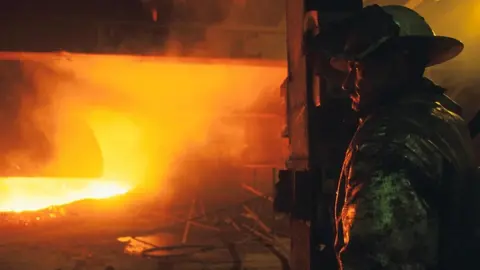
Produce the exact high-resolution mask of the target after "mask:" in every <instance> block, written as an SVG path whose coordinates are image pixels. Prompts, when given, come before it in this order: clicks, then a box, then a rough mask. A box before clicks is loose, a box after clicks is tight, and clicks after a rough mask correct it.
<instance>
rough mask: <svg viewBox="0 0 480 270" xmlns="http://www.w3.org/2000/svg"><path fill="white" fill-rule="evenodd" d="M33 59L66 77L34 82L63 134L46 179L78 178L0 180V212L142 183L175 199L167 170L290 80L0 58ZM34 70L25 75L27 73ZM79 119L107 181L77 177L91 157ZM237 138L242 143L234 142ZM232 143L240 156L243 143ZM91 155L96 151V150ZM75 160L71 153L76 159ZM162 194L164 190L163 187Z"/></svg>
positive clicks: (153, 61)
mask: <svg viewBox="0 0 480 270" xmlns="http://www.w3.org/2000/svg"><path fill="white" fill-rule="evenodd" d="M9 57H10V58H16V59H18V58H20V59H23V60H35V61H38V62H41V63H42V64H44V65H46V66H48V67H49V68H50V69H51V70H54V71H55V72H58V73H66V74H67V75H68V76H67V75H65V76H63V77H62V76H57V77H54V78H53V77H52V76H53V75H51V74H50V75H48V74H40V75H38V76H36V77H35V78H34V79H35V81H36V83H37V85H38V86H39V88H41V89H45V91H43V92H42V93H44V94H45V95H53V97H54V98H53V99H52V100H53V102H54V106H55V112H56V113H55V117H56V118H55V121H56V124H57V126H58V127H60V128H59V130H58V131H57V132H56V134H54V135H53V136H52V137H51V140H53V141H54V142H55V144H56V145H57V146H58V147H57V151H58V153H57V154H58V155H57V156H58V157H63V159H62V160H60V158H59V159H58V160H57V159H56V160H52V162H50V163H49V164H47V165H46V167H45V170H46V171H49V172H51V171H59V170H60V171H62V172H68V173H70V174H71V175H72V177H61V178H53V177H50V178H45V177H41V176H39V177H28V178H25V177H14V178H5V179H0V187H1V190H2V191H0V211H23V210H36V209H42V208H46V207H48V206H50V205H60V204H65V203H70V202H73V201H76V200H81V199H86V198H106V197H110V196H114V195H118V194H123V193H126V192H128V191H129V190H130V189H132V188H134V187H136V186H137V185H139V184H141V185H142V186H145V185H147V186H151V187H152V189H151V190H152V192H157V191H158V189H162V190H168V185H167V184H165V183H164V181H165V179H166V178H167V177H168V176H169V175H168V173H169V168H170V167H172V166H176V167H178V166H179V164H181V160H178V158H179V154H181V153H182V152H183V151H185V149H188V148H189V147H192V146H198V145H202V144H204V143H205V138H207V137H208V130H209V127H210V126H212V124H213V123H215V121H216V120H217V119H218V117H219V116H220V115H224V114H229V113H232V112H234V111H235V110H238V109H242V108H244V107H246V106H248V105H250V104H252V103H253V102H254V101H256V100H257V98H258V97H259V95H260V94H261V93H264V92H265V91H275V92H278V96H279V98H280V93H279V86H280V83H281V82H282V81H283V79H284V77H285V75H286V67H285V64H284V63H267V64H254V65H252V64H245V63H236V62H232V61H212V62H205V61H199V60H192V59H190V60H188V59H187V60H178V59H171V58H164V57H163V58H162V57H134V56H99V55H69V56H68V57H67V58H64V57H58V55H48V54H21V55H18V54H16V55H14V56H12V55H7V54H3V55H0V58H2V59H5V58H9ZM27 68H28V66H27ZM72 119H81V120H82V121H85V122H86V123H87V124H88V127H89V128H91V130H93V133H94V136H95V138H96V140H97V141H98V144H99V146H100V149H101V154H102V159H103V176H102V177H100V178H96V179H88V178H78V177H76V176H75V175H76V173H77V172H78V171H81V170H88V169H89V166H95V164H93V163H95V162H92V164H88V162H87V163H85V162H86V161H89V160H91V159H90V155H93V154H92V153H93V150H91V149H90V148H91V146H89V145H86V144H85V145H83V144H82V143H81V140H77V139H76V138H77V137H78V136H79V135H78V134H79V132H81V131H79V130H80V129H78V128H75V127H74V126H73V125H74V124H72V123H73V122H74V121H72ZM235 138H236V137H235ZM235 140H237V141H235V142H232V143H230V144H231V147H243V144H242V141H240V140H242V137H241V136H238V139H235ZM92 149H93V148H92ZM72 153H73V154H72ZM159 187H161V188H159Z"/></svg>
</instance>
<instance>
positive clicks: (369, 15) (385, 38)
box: [330, 5, 464, 71]
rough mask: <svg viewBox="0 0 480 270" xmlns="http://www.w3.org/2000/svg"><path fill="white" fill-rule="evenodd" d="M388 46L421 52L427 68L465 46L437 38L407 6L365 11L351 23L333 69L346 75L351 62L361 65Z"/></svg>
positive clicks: (368, 8)
mask: <svg viewBox="0 0 480 270" xmlns="http://www.w3.org/2000/svg"><path fill="white" fill-rule="evenodd" d="M385 44H395V46H396V47H397V48H400V49H404V50H407V51H409V50H421V52H422V53H424V54H425V57H426V60H427V63H426V66H427V67H429V66H434V65H438V64H441V63H443V62H446V61H448V60H451V59H452V58H454V57H456V56H457V55H459V54H460V53H461V52H462V50H463V47H464V46H463V43H462V42H460V41H459V40H457V39H455V38H451V37H444V36H436V35H435V33H434V32H433V30H432V28H431V27H430V26H429V25H428V23H427V22H426V21H425V19H424V18H423V17H422V16H421V15H420V14H418V13H417V12H416V11H414V10H412V9H409V8H407V7H404V6H398V5H391V6H383V7H380V6H378V5H372V6H368V7H365V8H364V9H363V10H362V11H361V12H360V13H359V14H358V15H356V16H353V17H352V18H351V19H350V20H349V32H348V34H347V37H346V38H345V47H344V49H343V52H342V53H341V54H340V55H336V56H334V57H332V58H331V61H330V63H331V65H332V66H333V67H334V68H335V69H338V70H342V71H347V70H348V61H358V60H361V59H362V58H364V57H366V56H367V55H369V54H370V53H372V52H374V51H376V50H377V49H379V48H380V47H382V46H383V45H385Z"/></svg>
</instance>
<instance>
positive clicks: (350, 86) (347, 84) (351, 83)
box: [342, 70, 355, 93]
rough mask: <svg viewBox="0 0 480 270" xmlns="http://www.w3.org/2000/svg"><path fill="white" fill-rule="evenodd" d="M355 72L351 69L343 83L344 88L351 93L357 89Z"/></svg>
mask: <svg viewBox="0 0 480 270" xmlns="http://www.w3.org/2000/svg"><path fill="white" fill-rule="evenodd" d="M353 73H354V72H352V71H351V70H350V71H349V72H348V73H347V76H346V77H345V80H344V81H343V83H342V89H343V90H344V91H347V92H349V93H350V92H352V91H354V90H355V75H354V74H353Z"/></svg>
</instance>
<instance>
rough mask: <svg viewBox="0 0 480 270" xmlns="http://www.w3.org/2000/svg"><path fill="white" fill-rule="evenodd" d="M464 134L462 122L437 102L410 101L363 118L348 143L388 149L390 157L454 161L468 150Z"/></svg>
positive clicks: (369, 147) (466, 136) (466, 134)
mask: <svg viewBox="0 0 480 270" xmlns="http://www.w3.org/2000/svg"><path fill="white" fill-rule="evenodd" d="M468 134H469V133H468V129H467V125H466V123H465V122H464V121H463V119H462V118H461V117H460V116H459V115H458V114H455V113H454V112H452V111H450V110H448V109H447V108H445V107H444V106H443V105H442V104H441V103H440V102H437V101H435V100H424V99H423V100H422V99H420V100H415V99H412V100H410V101H405V102H402V103H398V104H394V105H392V106H390V107H389V108H387V109H385V110H382V111H379V112H378V113H376V114H374V115H372V116H371V117H369V118H367V119H366V120H365V121H364V123H363V124H362V125H361V126H360V128H359V130H358V131H357V135H356V136H355V137H356V138H355V139H354V140H353V141H352V144H353V145H354V146H355V148H356V149H378V150H376V152H378V151H385V150H380V149H388V152H389V153H390V154H395V155H399V156H407V155H409V156H411V158H410V159H412V160H417V159H424V157H429V158H430V159H432V160H433V159H438V160H440V159H444V158H446V159H448V160H451V161H452V162H454V160H456V159H457V156H463V155H465V154H468V153H467V152H468V151H470V150H468V148H469V146H470V144H471V140H470V138H469V135H468ZM366 146H368V147H366ZM369 151H370V150H369Z"/></svg>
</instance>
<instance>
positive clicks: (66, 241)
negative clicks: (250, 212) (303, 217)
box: [0, 201, 289, 270]
mask: <svg viewBox="0 0 480 270" xmlns="http://www.w3.org/2000/svg"><path fill="white" fill-rule="evenodd" d="M120 206H121V207H120ZM72 209H73V210H72ZM87 209H88V210H89V211H87ZM132 211H133V210H132V208H129V207H125V204H122V203H121V202H118V201H117V202H85V203H80V204H77V205H76V206H75V207H70V209H69V210H67V211H66V213H67V214H65V216H63V217H56V218H55V219H48V218H45V220H40V221H37V222H35V223H29V224H28V225H26V226H25V225H20V224H3V225H0V237H1V238H2V240H1V244H0V269H1V270H34V269H35V270H60V269H61V270H105V269H109V268H108V267H113V269H115V270H168V269H176V270H178V269H179V270H190V269H192V270H193V269H195V270H198V269H234V270H240V269H250V270H253V269H258V270H264V269H265V270H267V269H272V270H273V269H275V270H278V269H288V268H287V267H286V266H285V258H284V257H285V255H286V254H287V253H288V250H287V249H288V246H289V244H288V239H287V238H278V239H277V241H276V242H275V243H276V244H275V245H274V246H275V248H272V247H271V246H269V245H265V244H264V243H262V242H261V241H258V237H257V236H252V234H249V233H248V232H246V231H245V230H242V231H237V230H236V229H235V228H234V227H232V226H230V225H228V224H225V223H223V222H220V223H219V222H218V220H219V219H220V220H222V219H223V218H222V217H220V218H219V217H216V221H214V222H213V221H212V220H213V219H212V218H206V219H204V220H201V222H202V223H203V224H207V225H209V226H217V227H218V228H220V229H221V231H220V232H218V231H213V230H209V229H205V228H200V227H198V226H193V227H191V229H190V232H189V237H188V241H187V244H202V245H211V246H214V247H215V248H213V249H211V250H208V251H204V252H193V254H191V255H188V256H162V257H161V258H157V257H155V258H145V257H142V256H140V255H139V254H138V250H141V249H142V248H146V247H147V246H148V245H145V244H143V243H141V242H139V241H137V240H132V239H131V238H129V237H130V236H133V235H136V234H135V232H136V231H139V232H141V231H143V232H145V231H152V232H154V231H155V230H153V228H156V227H158V226H159V224H163V225H165V227H166V228H165V229H164V230H162V231H161V232H160V231H159V230H157V231H159V232H157V233H156V234H151V235H147V236H143V238H140V239H143V240H144V241H146V242H149V243H151V244H154V245H157V246H164V245H178V244H180V243H181V241H182V235H183V230H184V226H185V223H182V222H178V221H177V222H176V223H175V224H176V225H172V226H167V225H168V222H172V219H168V218H166V217H165V216H166V215H165V214H164V213H152V212H149V214H148V215H145V216H143V217H142V216H138V215H137V216H133V214H132ZM165 211H166V210H163V212H165ZM235 211H236V210H235ZM69 213H77V214H69ZM78 213H82V214H78ZM237 214H238V216H239V217H240V219H241V218H242V217H241V215H240V213H237ZM229 216H230V217H231V216H232V213H230V214H229ZM42 218H43V217H42ZM199 222H200V221H199ZM242 222H243V221H242ZM219 224H220V225H219ZM242 224H243V225H245V224H246V223H242ZM252 226H253V225H252ZM119 237H122V238H119ZM119 239H120V240H122V241H119ZM128 240H129V241H128ZM280 242H281V243H280ZM277 244H278V245H277ZM142 245H143V246H142ZM135 249H137V251H136V252H135V251H132V250H135ZM127 251H128V252H127ZM175 252H178V250H177V251H170V253H175ZM129 253H130V254H129ZM164 253H165V252H164ZM157 255H158V254H157ZM110 269H112V268H110Z"/></svg>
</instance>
